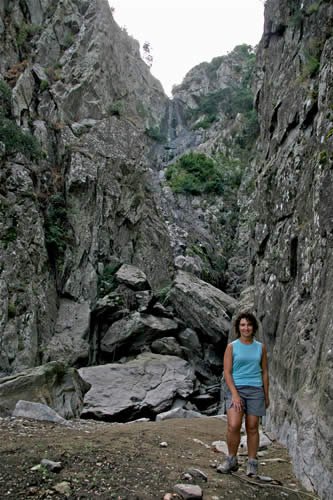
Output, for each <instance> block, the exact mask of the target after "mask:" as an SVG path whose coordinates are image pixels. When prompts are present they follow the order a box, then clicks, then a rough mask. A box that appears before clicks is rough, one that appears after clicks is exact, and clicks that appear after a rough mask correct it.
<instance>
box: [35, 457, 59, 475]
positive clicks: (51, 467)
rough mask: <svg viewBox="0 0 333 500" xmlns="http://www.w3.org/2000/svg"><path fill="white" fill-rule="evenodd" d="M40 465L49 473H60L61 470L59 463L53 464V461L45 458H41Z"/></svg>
mask: <svg viewBox="0 0 333 500" xmlns="http://www.w3.org/2000/svg"><path fill="white" fill-rule="evenodd" d="M40 465H41V466H42V467H45V469H47V470H49V471H51V472H60V471H61V469H62V463H61V462H53V460H48V459H47V458H43V459H42V460H41V463H40Z"/></svg>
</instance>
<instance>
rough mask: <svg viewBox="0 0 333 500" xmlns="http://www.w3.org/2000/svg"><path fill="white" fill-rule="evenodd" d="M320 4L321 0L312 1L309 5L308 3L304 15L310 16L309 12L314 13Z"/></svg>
mask: <svg viewBox="0 0 333 500" xmlns="http://www.w3.org/2000/svg"><path fill="white" fill-rule="evenodd" d="M320 4H321V0H319V1H318V2H314V3H312V4H311V5H309V7H308V8H307V9H306V11H305V12H306V15H307V16H311V14H315V13H316V12H318V10H319V7H320Z"/></svg>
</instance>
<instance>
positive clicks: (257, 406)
mask: <svg viewBox="0 0 333 500" xmlns="http://www.w3.org/2000/svg"><path fill="white" fill-rule="evenodd" d="M237 391H238V394H239V395H240V397H241V400H242V401H243V411H244V413H245V414H246V415H255V416H257V417H263V416H265V415H266V405H265V393H264V388H263V387H252V386H249V385H244V386H241V387H237ZM225 404H226V409H227V410H229V409H230V408H231V407H232V403H231V392H230V391H229V389H228V390H227V393H226V396H225Z"/></svg>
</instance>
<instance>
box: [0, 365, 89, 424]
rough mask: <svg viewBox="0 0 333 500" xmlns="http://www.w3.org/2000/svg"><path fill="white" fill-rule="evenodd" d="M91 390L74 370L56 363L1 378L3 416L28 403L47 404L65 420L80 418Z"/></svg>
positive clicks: (0, 401) (1, 409)
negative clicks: (20, 402)
mask: <svg viewBox="0 0 333 500" xmlns="http://www.w3.org/2000/svg"><path fill="white" fill-rule="evenodd" d="M89 387H90V385H89V384H88V383H87V382H85V381H84V380H83V379H82V378H81V377H80V376H79V374H78V372H77V370H75V368H68V367H65V365H64V364H62V363H58V362H56V361H53V362H51V363H47V364H45V365H42V366H38V367H36V368H31V369H29V370H26V371H24V372H21V373H17V374H16V375H11V376H9V377H4V378H0V415H1V416H9V415H11V414H12V412H13V410H14V408H15V406H16V403H17V402H18V401H20V400H26V401H30V402H35V403H42V404H45V405H47V406H49V407H50V408H52V409H53V410H55V411H56V412H57V413H58V414H59V415H60V416H61V417H63V418H66V419H67V418H73V417H78V416H79V415H80V411H81V409H82V405H83V396H84V394H85V393H86V392H87V390H88V389H89Z"/></svg>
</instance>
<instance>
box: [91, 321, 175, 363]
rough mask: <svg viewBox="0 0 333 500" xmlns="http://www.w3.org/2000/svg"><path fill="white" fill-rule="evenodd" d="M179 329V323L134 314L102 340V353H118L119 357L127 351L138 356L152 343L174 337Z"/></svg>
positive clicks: (112, 328) (113, 325)
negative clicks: (162, 338)
mask: <svg viewBox="0 0 333 500" xmlns="http://www.w3.org/2000/svg"><path fill="white" fill-rule="evenodd" d="M177 329H178V323H177V322H176V321H174V320H172V319H169V318H162V317H157V316H152V315H150V314H140V313H139V312H134V313H133V314H131V315H129V316H127V317H125V318H122V319H120V320H119V321H116V322H115V323H113V324H112V325H111V326H110V328H109V329H108V330H107V332H106V333H105V335H104V337H103V338H102V341H101V351H102V352H105V353H108V354H114V353H115V352H116V351H117V353H118V355H119V356H121V355H122V354H124V352H125V351H126V353H127V354H128V353H129V354H131V353H132V354H136V353H139V352H140V351H141V350H142V349H144V348H145V347H146V346H147V345H148V344H149V343H151V342H152V341H154V340H156V339H159V338H161V337H166V336H172V334H174V333H175V332H176V331H177ZM125 347H126V349H125ZM122 350H123V351H124V352H122Z"/></svg>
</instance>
